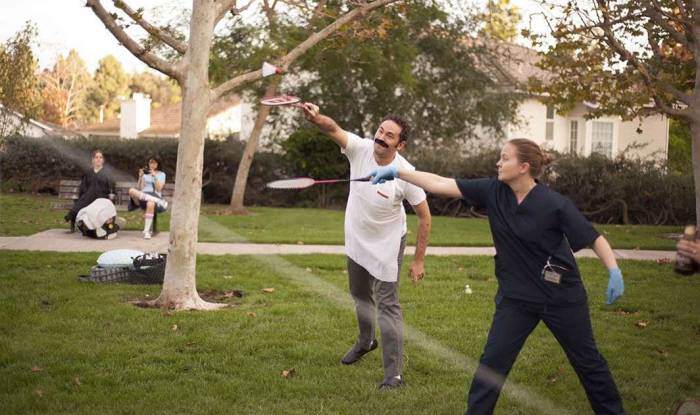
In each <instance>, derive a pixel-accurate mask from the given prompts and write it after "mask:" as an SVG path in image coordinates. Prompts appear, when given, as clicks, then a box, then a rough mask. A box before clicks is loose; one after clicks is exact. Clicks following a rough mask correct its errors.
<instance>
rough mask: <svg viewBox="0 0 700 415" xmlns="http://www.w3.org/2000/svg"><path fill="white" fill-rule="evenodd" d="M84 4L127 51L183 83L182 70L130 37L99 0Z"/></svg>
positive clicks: (88, 1)
mask: <svg viewBox="0 0 700 415" xmlns="http://www.w3.org/2000/svg"><path fill="white" fill-rule="evenodd" d="M85 5H86V7H90V8H91V9H92V11H93V13H95V15H96V16H97V17H98V18H99V19H100V20H101V21H102V23H104V25H105V27H106V28H107V30H109V31H110V32H111V33H112V35H114V37H115V38H117V40H118V41H119V42H120V43H121V44H122V45H124V47H125V48H127V49H128V50H129V52H131V53H132V54H133V55H134V56H136V57H137V58H139V60H141V61H142V62H143V63H145V64H146V65H148V66H150V67H151V68H153V69H155V70H157V71H159V72H162V73H164V74H165V75H168V76H169V77H171V78H173V79H175V80H177V81H178V82H179V83H180V84H182V83H183V72H182V70H181V69H180V68H179V66H177V65H175V64H173V63H172V62H168V61H166V60H165V59H162V58H160V57H159V56H156V55H155V54H154V53H152V52H151V51H149V50H147V49H146V48H144V47H143V46H142V45H141V44H140V43H138V42H136V41H135V40H134V39H132V38H131V37H130V36H129V35H128V34H127V33H126V32H125V31H124V29H122V28H121V27H120V26H119V25H118V24H117V22H116V21H115V19H114V16H112V14H110V13H109V12H108V11H107V10H105V8H104V7H102V3H100V0H86V3H85Z"/></svg>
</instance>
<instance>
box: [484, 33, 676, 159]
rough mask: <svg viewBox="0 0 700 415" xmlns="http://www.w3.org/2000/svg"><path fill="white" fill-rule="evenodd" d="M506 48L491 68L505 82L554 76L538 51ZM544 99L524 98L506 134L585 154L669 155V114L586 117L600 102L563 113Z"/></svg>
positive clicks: (515, 85)
mask: <svg viewBox="0 0 700 415" xmlns="http://www.w3.org/2000/svg"><path fill="white" fill-rule="evenodd" d="M500 47H502V48H503V50H504V51H505V52H504V53H502V54H500V58H499V60H498V62H491V63H492V64H494V67H492V71H491V72H492V73H493V74H494V75H495V77H496V78H497V80H498V81H499V82H500V83H501V84H505V85H509V86H511V87H512V89H513V91H520V92H522V91H523V90H525V86H526V85H527V81H528V79H529V78H530V77H531V76H534V77H538V78H539V79H542V80H546V79H547V77H548V76H549V74H547V73H545V72H543V71H542V70H541V69H539V68H538V67H537V66H536V63H537V61H538V60H539V59H540V58H539V56H538V55H537V52H536V51H534V50H532V49H529V48H526V47H523V46H519V45H514V44H504V45H500ZM542 98H543V97H538V96H533V95H528V96H527V98H525V99H524V100H523V101H522V102H521V103H520V105H519V107H518V114H517V119H516V121H515V122H513V123H511V124H510V125H508V126H507V128H506V129H505V130H506V132H505V134H506V137H505V138H506V139H511V138H519V137H524V138H530V139H532V140H534V141H536V142H537V143H538V144H540V145H542V146H544V147H545V148H549V149H551V150H556V151H560V152H567V153H568V152H570V153H574V154H578V155H582V156H589V155H590V154H591V153H600V154H604V155H606V156H608V157H616V156H618V155H619V154H620V153H621V152H623V151H625V150H626V149H627V150H628V153H627V154H629V155H632V156H639V157H647V156H651V157H654V158H656V159H657V160H665V159H666V158H667V157H668V131H669V119H668V118H667V117H665V116H663V115H655V116H649V117H644V118H641V119H635V120H633V121H623V120H622V119H621V118H620V117H619V116H606V117H599V118H594V119H586V118H585V115H586V114H587V113H588V112H589V111H591V110H592V109H595V108H596V104H595V103H589V102H581V103H579V104H577V105H576V106H575V107H574V109H573V110H571V111H569V112H568V113H566V114H562V113H558V112H557V111H556V110H555V109H554V108H553V107H552V106H547V105H545V104H544V103H543V102H542Z"/></svg>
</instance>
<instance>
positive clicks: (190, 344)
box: [185, 342, 197, 347]
mask: <svg viewBox="0 0 700 415" xmlns="http://www.w3.org/2000/svg"><path fill="white" fill-rule="evenodd" d="M195 344H197V342H187V343H185V347H192V346H194V345H195Z"/></svg>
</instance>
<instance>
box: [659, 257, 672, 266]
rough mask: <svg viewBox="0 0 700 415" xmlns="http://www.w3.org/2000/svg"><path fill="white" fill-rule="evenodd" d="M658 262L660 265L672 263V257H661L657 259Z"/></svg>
mask: <svg viewBox="0 0 700 415" xmlns="http://www.w3.org/2000/svg"><path fill="white" fill-rule="evenodd" d="M656 263H657V264H659V265H666V264H670V263H671V258H659V259H657V260H656Z"/></svg>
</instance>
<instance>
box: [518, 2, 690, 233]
mask: <svg viewBox="0 0 700 415" xmlns="http://www.w3.org/2000/svg"><path fill="white" fill-rule="evenodd" d="M555 11H556V13H553V15H550V17H549V24H550V27H551V29H552V30H551V36H552V37H553V40H554V43H553V45H551V47H549V48H548V50H547V51H546V53H544V54H543V56H542V61H541V64H540V65H541V67H542V68H543V69H545V70H547V71H549V72H550V73H551V74H552V76H551V77H550V79H547V80H546V81H545V82H542V81H533V83H532V86H533V87H534V89H535V90H536V91H538V92H542V93H546V94H547V95H548V96H549V101H550V102H551V103H554V104H555V105H557V106H558V107H559V108H560V110H562V111H563V112H566V111H567V110H569V109H571V108H573V105H575V104H576V103H577V102H582V101H588V102H592V103H595V104H596V105H597V108H596V109H595V110H593V111H591V112H589V113H588V114H587V116H588V117H589V118H594V117H599V116H601V115H605V114H612V115H619V116H621V117H622V118H623V119H626V120H630V119H633V118H637V117H644V116H647V115H650V114H658V113H661V114H665V115H667V116H669V117H672V118H675V119H678V120H683V121H685V122H687V123H688V126H689V128H690V133H691V137H692V146H691V149H692V160H693V175H694V181H695V186H696V190H695V199H696V216H697V217H696V222H697V223H700V191H699V190H698V189H699V187H698V186H700V104H699V103H700V89H698V88H697V85H696V76H697V74H698V65H699V64H700V59H698V57H697V56H696V53H697V51H698V50H700V38H698V36H697V34H698V33H700V21H699V20H698V13H700V6H699V5H698V3H697V2H696V1H691V0H651V1H648V0H624V1H623V0H587V1H567V2H566V3H565V4H564V5H563V7H561V8H560V9H555ZM531 37H532V39H533V40H534V41H535V42H536V43H539V44H543V41H544V39H543V38H542V37H541V36H534V35H533V36H531Z"/></svg>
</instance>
